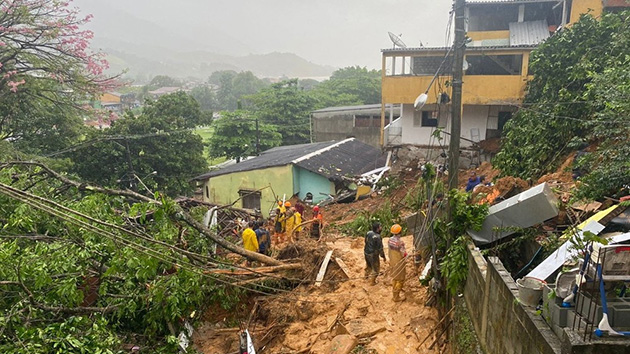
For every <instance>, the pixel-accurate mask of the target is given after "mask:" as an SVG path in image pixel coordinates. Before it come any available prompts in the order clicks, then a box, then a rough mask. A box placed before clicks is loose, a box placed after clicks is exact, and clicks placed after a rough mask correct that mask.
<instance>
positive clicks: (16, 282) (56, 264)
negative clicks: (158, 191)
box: [0, 168, 240, 354]
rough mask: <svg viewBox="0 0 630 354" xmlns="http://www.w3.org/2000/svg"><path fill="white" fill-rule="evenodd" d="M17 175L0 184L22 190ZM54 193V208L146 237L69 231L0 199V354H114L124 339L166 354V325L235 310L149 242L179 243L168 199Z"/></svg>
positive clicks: (12, 172)
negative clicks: (216, 309) (216, 307)
mask: <svg viewBox="0 0 630 354" xmlns="http://www.w3.org/2000/svg"><path fill="white" fill-rule="evenodd" d="M23 172H24V171H22V170H18V169H15V168H13V169H4V170H2V171H1V172H0V182H2V183H5V184H9V183H11V184H13V185H14V186H15V187H16V188H20V189H22V188H24V186H26V185H30V184H31V181H32V180H31V178H29V176H27V175H26V173H23ZM32 173H37V171H32ZM60 187H62V186H61V185H60V184H59V183H55V182H53V181H45V182H40V183H38V184H36V185H35V186H33V187H32V188H31V189H30V190H29V191H30V192H32V193H35V194H37V195H44V196H47V195H52V193H50V192H51V191H59V190H61V189H60ZM64 190H65V192H63V193H56V194H55V201H56V202H58V203H61V204H63V205H65V206H67V207H69V208H71V209H73V210H77V211H79V212H81V213H83V214H87V215H90V216H91V217H94V218H97V219H99V220H102V221H105V222H108V223H111V224H115V225H118V226H121V227H124V228H127V229H131V230H133V231H134V232H136V233H139V234H143V235H146V236H148V237H147V238H140V237H134V236H131V235H128V234H126V233H120V232H118V231H117V230H115V229H113V228H110V227H102V228H100V230H101V231H98V230H96V229H92V228H85V227H78V226H76V225H74V224H71V223H68V222H65V221H62V220H61V219H58V218H53V217H51V216H49V215H48V214H46V213H43V212H41V211H39V210H37V209H34V208H32V207H28V206H26V205H25V204H24V203H21V202H19V201H16V200H14V199H11V198H8V197H7V196H5V195H4V194H0V205H1V207H0V219H2V220H3V228H2V232H1V233H0V279H2V280H3V282H4V284H0V313H2V315H0V352H3V353H29V354H30V353H42V354H43V353H121V352H122V343H128V339H126V338H133V339H132V340H133V341H134V344H138V345H140V346H141V348H143V350H145V349H146V350H148V351H149V352H152V353H173V352H176V351H177V344H176V341H175V340H174V337H172V336H171V335H170V332H169V330H168V326H169V323H170V324H171V325H173V326H175V329H176V330H179V325H180V319H182V318H186V317H189V315H190V314H191V313H192V312H193V311H196V312H198V313H199V312H202V311H203V309H204V307H205V306H206V305H207V304H209V303H217V304H220V305H221V306H223V307H224V308H228V309H230V308H233V307H234V305H235V304H236V302H237V301H238V299H239V295H240V293H239V292H236V291H233V290H231V289H226V288H225V287H224V286H222V285H221V283H218V282H216V283H215V281H214V280H213V279H210V278H208V277H206V276H203V275H202V274H200V273H199V271H195V269H198V268H195V266H194V264H193V261H192V260H191V259H190V258H188V257H186V256H184V255H182V254H181V253H177V252H174V251H173V250H172V249H171V248H169V247H166V246H163V245H159V244H156V243H155V242H152V241H151V240H152V239H153V240H157V241H160V242H165V243H166V244H171V245H174V244H177V242H179V241H178V240H179V235H180V226H179V225H177V224H176V223H174V222H173V221H171V218H170V217H169V216H170V215H173V213H174V208H173V202H172V201H171V200H169V199H166V198H160V201H161V202H162V203H163V205H162V206H158V205H156V204H147V203H136V204H127V202H126V201H125V200H123V198H120V197H112V196H105V195H83V194H82V193H80V192H78V191H77V190H75V189H73V188H71V189H64ZM105 231H108V232H113V233H114V234H116V235H117V237H115V238H114V237H112V236H108V235H107V234H105ZM29 236H39V237H40V238H32V237H29ZM185 237H186V239H187V241H188V242H189V243H190V244H191V245H195V246H194V247H191V251H194V250H195V249H200V250H202V249H206V250H207V249H209V248H210V246H211V245H210V244H209V241H208V240H207V239H206V238H205V237H203V236H202V235H199V234H197V233H194V232H191V231H190V230H189V231H187V232H186V236H185ZM204 243H205V245H204ZM174 263H176V264H177V265H178V266H175V265H174ZM95 281H96V282H95ZM89 284H92V285H89ZM94 284H96V285H94ZM99 309H101V310H103V311H99ZM104 309H110V310H109V311H107V310H104Z"/></svg>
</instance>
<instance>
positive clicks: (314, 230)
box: [311, 205, 324, 240]
mask: <svg viewBox="0 0 630 354" xmlns="http://www.w3.org/2000/svg"><path fill="white" fill-rule="evenodd" d="M322 227H324V217H323V215H322V213H321V212H320V211H319V205H316V206H314V207H313V225H312V227H311V237H312V238H314V239H316V240H319V239H320V238H321V236H322Z"/></svg>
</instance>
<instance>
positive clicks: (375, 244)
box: [363, 222, 387, 285]
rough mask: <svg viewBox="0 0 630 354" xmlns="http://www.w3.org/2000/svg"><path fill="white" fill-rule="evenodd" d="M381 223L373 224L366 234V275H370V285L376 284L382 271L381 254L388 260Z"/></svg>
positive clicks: (364, 253)
mask: <svg viewBox="0 0 630 354" xmlns="http://www.w3.org/2000/svg"><path fill="white" fill-rule="evenodd" d="M381 231H383V228H382V227H381V223H379V222H375V223H373V224H372V230H371V231H369V232H368V233H367V235H365V246H364V248H363V255H364V256H365V276H366V277H369V280H370V285H376V277H377V276H378V273H379V272H380V271H381V263H380V260H379V258H378V257H379V256H381V257H383V262H385V261H387V259H386V258H385V252H384V251H383V240H382V239H381Z"/></svg>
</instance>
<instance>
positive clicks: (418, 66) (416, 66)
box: [413, 55, 453, 75]
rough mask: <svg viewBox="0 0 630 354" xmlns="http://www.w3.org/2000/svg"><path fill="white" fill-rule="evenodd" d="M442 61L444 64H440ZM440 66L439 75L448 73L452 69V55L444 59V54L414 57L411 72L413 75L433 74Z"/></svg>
mask: <svg viewBox="0 0 630 354" xmlns="http://www.w3.org/2000/svg"><path fill="white" fill-rule="evenodd" d="M442 61H444V64H442ZM440 64H442V67H441V68H440V75H450V74H451V73H452V71H453V56H452V55H449V57H448V58H447V59H446V60H444V55H439V56H434V57H433V56H432V57H414V58H413V74H414V75H435V73H436V72H437V71H438V68H439V67H440Z"/></svg>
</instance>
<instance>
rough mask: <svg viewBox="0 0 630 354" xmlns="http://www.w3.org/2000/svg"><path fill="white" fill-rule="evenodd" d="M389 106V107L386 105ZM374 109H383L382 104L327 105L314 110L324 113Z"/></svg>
mask: <svg viewBox="0 0 630 354" xmlns="http://www.w3.org/2000/svg"><path fill="white" fill-rule="evenodd" d="M385 108H387V107H385ZM372 109H379V110H380V109H381V104H380V103H377V104H365V105H360V106H342V107H327V108H322V109H318V110H316V111H313V113H324V112H341V111H361V110H372Z"/></svg>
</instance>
